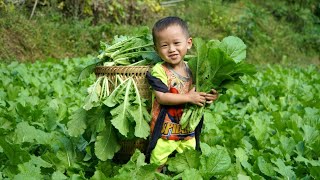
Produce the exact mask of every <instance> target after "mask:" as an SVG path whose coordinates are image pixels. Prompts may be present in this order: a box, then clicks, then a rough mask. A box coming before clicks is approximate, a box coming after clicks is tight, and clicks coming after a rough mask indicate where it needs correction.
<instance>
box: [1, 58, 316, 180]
mask: <svg viewBox="0 0 320 180" xmlns="http://www.w3.org/2000/svg"><path fill="white" fill-rule="evenodd" d="M91 59H93V58H92V57H87V58H76V59H64V60H61V61H47V62H39V61H37V62H35V63H33V64H31V63H18V62H13V63H11V64H5V63H1V64H0V76H1V79H0V123H1V126H0V136H1V137H0V162H1V163H0V179H59V180H60V179H97V180H99V179H139V180H140V179H191V178H192V179H319V178H320V159H319V157H320V72H319V68H318V67H316V66H312V65H310V66H308V67H290V68H288V67H284V66H280V65H267V66H264V67H262V66H259V67H257V69H258V72H257V73H256V74H255V75H254V76H252V77H249V76H244V77H241V80H242V82H243V85H235V86H233V87H232V88H230V89H228V90H227V91H226V93H225V94H223V95H220V98H219V100H218V101H216V102H215V103H214V104H211V105H210V107H209V108H206V109H205V112H204V113H205V122H204V127H203V131H202V132H203V133H202V136H201V140H202V141H201V142H202V143H201V149H202V152H201V153H200V152H197V151H191V150H190V151H186V152H184V153H183V154H176V156H175V157H171V158H170V159H169V162H168V164H167V171H166V172H165V173H164V174H159V173H155V169H156V168H157V167H156V166H155V165H152V164H147V163H145V162H144V160H145V156H144V154H143V153H141V152H140V151H136V152H135V153H134V155H133V156H132V157H131V160H130V161H129V162H128V163H126V164H119V163H117V162H114V161H112V160H109V159H108V158H105V159H103V160H101V158H98V157H97V156H96V155H97V154H100V155H101V156H100V157H103V154H104V153H106V152H105V151H108V148H118V147H103V146H102V145H103V144H100V145H95V144H94V142H95V141H99V137H101V136H95V135H94V136H93V135H92V134H86V132H84V131H83V130H84V129H89V130H90V132H97V133H98V132H107V131H106V130H105V129H104V128H105V127H104V126H103V125H102V124H107V122H105V123H104V122H103V121H105V119H107V118H105V117H104V114H100V116H99V112H98V110H97V109H92V110H89V111H88V112H90V113H89V114H87V115H86V116H81V113H79V112H78V110H79V108H81V107H83V105H84V102H85V98H86V96H87V95H88V92H87V88H88V87H89V86H90V85H91V84H92V83H93V82H95V81H96V77H95V76H94V74H91V75H90V76H89V77H88V78H86V79H83V80H82V81H80V82H78V81H77V78H78V76H79V72H80V70H81V69H83V68H84V67H86V66H87V65H89V64H92V63H93V62H91ZM93 111H95V112H93ZM90 114H91V115H90ZM74 120H83V121H86V122H87V124H90V127H83V126H85V123H82V124H77V123H72V122H75V121H74ZM108 123H109V124H110V122H108ZM75 134H78V135H79V136H74V135H75ZM95 138H97V139H95ZM102 140H103V139H102ZM100 141H101V139H100Z"/></svg>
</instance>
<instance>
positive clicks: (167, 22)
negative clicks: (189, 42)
mask: <svg viewBox="0 0 320 180" xmlns="http://www.w3.org/2000/svg"><path fill="white" fill-rule="evenodd" d="M172 25H178V26H180V27H181V29H182V31H183V32H184V33H185V35H186V36H187V37H190V34H189V29H188V25H187V23H186V22H185V21H184V20H182V19H181V18H179V17H176V16H168V17H165V18H163V19H160V20H158V21H157V22H156V23H155V24H154V26H153V28H152V37H153V43H154V44H156V33H157V32H160V31H162V30H164V29H166V28H168V27H169V26H172Z"/></svg>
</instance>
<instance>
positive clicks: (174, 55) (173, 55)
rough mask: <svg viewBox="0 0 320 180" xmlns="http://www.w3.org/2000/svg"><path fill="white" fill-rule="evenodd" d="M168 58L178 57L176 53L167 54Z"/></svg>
mask: <svg viewBox="0 0 320 180" xmlns="http://www.w3.org/2000/svg"><path fill="white" fill-rule="evenodd" d="M169 57H170V58H177V57H178V54H172V55H169Z"/></svg>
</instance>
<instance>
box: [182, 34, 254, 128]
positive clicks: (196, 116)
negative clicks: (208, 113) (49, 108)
mask: <svg viewBox="0 0 320 180" xmlns="http://www.w3.org/2000/svg"><path fill="white" fill-rule="evenodd" d="M194 45H195V47H196V53H197V54H196V56H195V57H193V58H191V59H190V60H188V65H189V67H190V69H191V71H192V73H193V79H194V80H195V86H196V90H197V91H199V92H207V93H209V92H210V90H211V89H212V88H214V89H216V90H218V91H220V92H223V91H224V90H225V89H226V88H227V87H228V86H231V85H232V84H234V83H238V82H240V77H241V76H242V75H246V74H248V75H249V74H253V73H255V67H254V66H253V65H251V64H248V63H246V62H245V61H244V60H245V57H246V45H245V44H244V43H243V41H242V40H241V39H240V38H238V37H234V36H229V37H226V38H224V39H223V40H222V41H221V42H220V41H218V40H210V41H207V42H206V41H204V40H202V39H201V38H195V39H194ZM204 108H205V106H203V107H200V106H196V105H188V106H187V107H186V109H185V110H184V112H183V115H182V117H181V120H180V124H181V125H182V128H188V129H190V130H194V129H195V128H196V126H197V125H198V124H199V122H200V120H201V118H202V115H203V112H204Z"/></svg>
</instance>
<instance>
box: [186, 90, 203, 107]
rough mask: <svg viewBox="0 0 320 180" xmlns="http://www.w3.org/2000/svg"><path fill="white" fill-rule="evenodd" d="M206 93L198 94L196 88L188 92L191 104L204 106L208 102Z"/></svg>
mask: <svg viewBox="0 0 320 180" xmlns="http://www.w3.org/2000/svg"><path fill="white" fill-rule="evenodd" d="M206 95H207V94H206V93H204V92H196V88H192V89H191V90H190V91H189V92H188V96H189V99H190V100H189V102H190V103H192V104H195V105H199V106H203V105H204V103H205V102H206Z"/></svg>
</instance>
